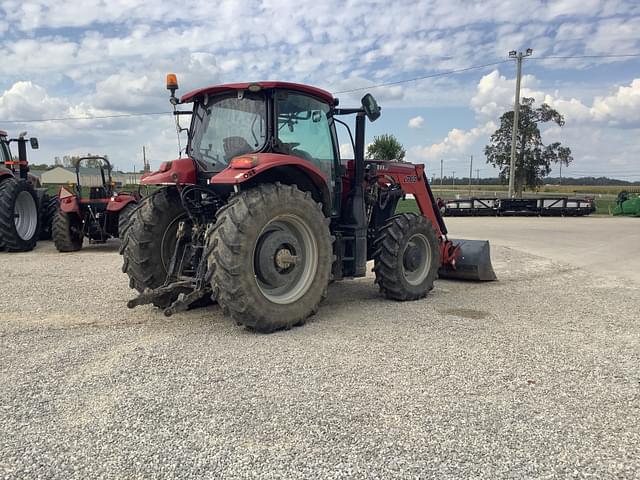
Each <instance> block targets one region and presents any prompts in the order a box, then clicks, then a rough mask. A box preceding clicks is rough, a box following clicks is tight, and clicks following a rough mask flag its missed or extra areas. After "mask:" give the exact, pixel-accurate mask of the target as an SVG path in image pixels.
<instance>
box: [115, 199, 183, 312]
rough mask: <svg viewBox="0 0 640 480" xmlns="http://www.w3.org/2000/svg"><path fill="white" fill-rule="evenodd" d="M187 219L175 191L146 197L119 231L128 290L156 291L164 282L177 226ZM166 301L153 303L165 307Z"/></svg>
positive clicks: (167, 302)
mask: <svg viewBox="0 0 640 480" xmlns="http://www.w3.org/2000/svg"><path fill="white" fill-rule="evenodd" d="M185 218H187V214H186V212H185V210H184V208H183V206H182V203H181V202H180V196H179V194H178V192H177V190H176V189H175V188H174V187H166V188H163V189H161V190H158V191H157V192H154V193H153V194H151V195H149V196H148V197H145V198H144V200H142V202H140V203H139V204H138V205H137V206H136V208H135V209H133V211H132V212H131V215H130V216H129V218H128V219H127V220H126V221H125V223H124V224H123V225H122V226H121V227H120V228H121V231H122V232H121V236H120V238H121V240H122V242H121V244H120V254H121V255H122V257H123V263H122V271H123V272H124V273H126V274H127V275H128V276H129V287H131V288H134V289H136V290H137V291H138V292H143V291H144V290H145V289H146V288H151V289H153V288H158V287H160V286H162V285H163V284H164V282H165V280H166V278H167V270H168V268H169V263H170V262H171V256H172V255H173V250H174V248H175V242H176V230H177V228H178V223H179V222H180V221H181V220H183V219H185ZM172 301H173V299H172V298H167V299H165V301H162V302H159V303H156V306H158V307H162V308H163V307H166V306H168V305H169V304H170V303H171V302H172Z"/></svg>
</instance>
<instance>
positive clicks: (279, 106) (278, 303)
mask: <svg viewBox="0 0 640 480" xmlns="http://www.w3.org/2000/svg"><path fill="white" fill-rule="evenodd" d="M167 88H168V89H169V90H170V91H171V103H172V104H173V105H174V113H175V114H176V118H177V119H179V118H180V117H179V116H180V115H182V114H183V113H188V114H190V115H191V125H190V128H189V129H188V132H189V142H188V145H187V150H186V153H187V155H188V156H187V157H185V158H179V159H176V160H173V161H169V162H164V163H163V164H162V165H161V166H160V169H159V170H158V171H157V172H154V173H152V174H150V175H147V176H145V177H144V178H143V179H142V183H143V184H146V185H158V186H161V187H162V188H160V189H159V190H158V191H156V192H155V193H154V194H152V195H151V196H149V197H147V198H146V199H144V200H143V201H142V203H141V205H140V207H139V208H137V209H136V210H135V211H134V212H133V214H132V215H131V216H130V217H129V219H128V221H127V223H126V225H125V227H124V229H125V232H124V234H123V241H122V246H121V253H122V255H123V271H124V272H125V273H127V275H128V276H129V284H130V286H131V287H132V288H134V289H136V290H137V291H138V292H139V295H138V296H137V297H136V298H135V299H133V300H131V301H130V302H129V303H128V306H129V307H135V306H137V305H142V304H147V303H153V304H154V305H156V306H158V307H160V308H162V309H163V310H164V312H165V314H167V315H171V314H173V313H175V312H177V311H180V310H184V309H187V308H189V307H190V306H194V305H198V304H200V303H203V302H206V301H208V300H209V299H214V300H216V301H217V302H218V303H219V304H220V305H221V307H222V308H223V311H224V312H226V313H227V314H229V315H230V316H231V317H232V318H233V319H234V320H236V321H237V322H238V323H239V324H243V325H245V326H247V327H249V328H251V329H255V330H257V331H261V332H271V331H273V330H277V329H282V328H285V329H286V328H290V327H291V326H294V325H300V324H302V323H304V321H305V320H306V318H307V317H308V316H310V315H312V314H313V313H315V312H316V311H317V309H318V306H319V304H320V302H321V300H322V299H323V298H325V296H326V295H327V288H328V285H329V283H330V282H331V281H339V280H342V279H345V278H356V277H362V276H365V275H366V270H367V269H366V264H367V261H368V260H373V262H374V268H373V270H374V272H375V277H376V280H375V281H376V283H377V284H378V286H379V288H380V291H381V292H382V294H383V295H384V296H385V297H387V298H389V299H393V300H400V301H404V300H416V299H419V298H422V297H424V296H425V295H426V294H427V293H428V292H429V291H430V290H431V289H432V288H433V285H434V280H435V279H436V277H437V275H438V273H439V274H440V276H441V277H447V278H461V279H467V280H495V274H494V272H493V269H492V267H491V260H490V256H489V244H488V242H485V241H471V240H466V241H461V240H460V241H458V240H452V239H449V238H448V237H447V233H448V232H447V229H446V226H445V223H444V220H443V218H442V216H441V215H440V212H439V210H438V208H437V206H436V202H435V199H434V197H433V194H432V192H431V188H430V186H429V183H428V181H427V178H426V175H425V174H424V167H423V166H422V165H412V164H409V163H400V162H392V161H370V160H365V158H364V147H365V123H366V119H369V120H370V121H375V120H376V119H377V118H378V117H379V116H380V108H379V107H378V105H377V103H376V101H375V99H374V98H373V97H372V96H371V95H369V94H367V95H365V96H364V97H363V98H362V102H361V106H360V107H356V108H339V107H338V100H337V99H336V98H334V97H333V96H332V95H331V94H330V93H328V92H326V91H324V90H321V89H318V88H315V87H311V86H307V85H300V84H293V83H286V82H258V83H236V84H227V85H216V86H212V87H207V88H202V89H199V90H195V91H193V92H191V93H188V94H186V95H184V96H183V97H182V98H181V99H178V98H176V97H175V91H176V89H177V88H178V85H177V80H176V78H175V76H174V75H172V74H170V75H169V76H168V77H167ZM178 105H192V108H191V109H189V110H183V111H182V110H178V109H177V107H178ZM345 115H355V140H352V143H353V149H354V157H355V158H354V159H353V160H350V161H347V162H344V161H341V159H340V153H339V145H338V141H337V135H336V123H341V124H343V125H345V126H346V127H347V129H349V127H348V125H347V124H346V123H344V122H343V121H342V120H340V117H341V116H345ZM178 128H180V126H179V122H178ZM349 134H350V137H351V138H352V139H353V136H352V135H351V130H350V129H349ZM407 194H412V195H413V196H414V197H415V199H416V201H417V203H418V206H419V208H420V213H419V214H417V213H403V214H396V213H395V210H396V206H397V203H398V201H399V200H400V199H401V198H402V197H403V196H404V195H407Z"/></svg>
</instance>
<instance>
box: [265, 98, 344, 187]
mask: <svg viewBox="0 0 640 480" xmlns="http://www.w3.org/2000/svg"><path fill="white" fill-rule="evenodd" d="M276 111H277V118H278V142H277V149H278V151H279V152H280V153H285V154H288V155H295V156H296V157H300V158H302V159H304V160H308V161H310V162H311V163H313V164H314V165H315V166H317V167H318V168H319V169H320V171H322V172H323V173H324V174H325V175H326V176H327V178H328V179H329V184H330V185H331V186H333V179H334V178H335V177H334V168H335V153H334V149H333V141H332V135H331V130H330V129H329V122H328V120H327V113H328V112H329V105H327V104H326V103H323V102H321V101H319V100H316V99H315V98H313V97H310V96H308V95H304V94H300V93H293V92H278V93H277V94H276Z"/></svg>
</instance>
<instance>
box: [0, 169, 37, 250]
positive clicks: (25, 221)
mask: <svg viewBox="0 0 640 480" xmlns="http://www.w3.org/2000/svg"><path fill="white" fill-rule="evenodd" d="M39 230H40V218H39V216H38V196H37V195H36V191H35V190H34V188H33V186H32V185H31V184H29V183H28V182H26V181H24V180H17V179H16V178H13V177H8V178H5V179H4V180H2V181H0V244H2V246H3V247H4V248H5V249H7V250H8V251H10V252H28V251H30V250H33V247H35V246H36V242H37V241H38V234H39V233H40V232H39Z"/></svg>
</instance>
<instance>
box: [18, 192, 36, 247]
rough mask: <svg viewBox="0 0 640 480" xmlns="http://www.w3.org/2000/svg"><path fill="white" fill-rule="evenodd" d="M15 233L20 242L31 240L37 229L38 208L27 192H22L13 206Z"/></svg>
mask: <svg viewBox="0 0 640 480" xmlns="http://www.w3.org/2000/svg"><path fill="white" fill-rule="evenodd" d="M13 218H14V222H15V226H16V233H17V234H18V236H19V237H20V238H21V239H22V240H31V238H33V236H34V235H35V233H36V229H37V228H38V207H37V206H36V202H35V201H34V200H33V197H32V196H31V194H30V193H29V192H26V191H22V192H20V193H19V194H18V196H17V198H16V203H15V204H14V206H13Z"/></svg>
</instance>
